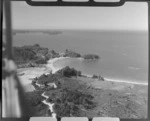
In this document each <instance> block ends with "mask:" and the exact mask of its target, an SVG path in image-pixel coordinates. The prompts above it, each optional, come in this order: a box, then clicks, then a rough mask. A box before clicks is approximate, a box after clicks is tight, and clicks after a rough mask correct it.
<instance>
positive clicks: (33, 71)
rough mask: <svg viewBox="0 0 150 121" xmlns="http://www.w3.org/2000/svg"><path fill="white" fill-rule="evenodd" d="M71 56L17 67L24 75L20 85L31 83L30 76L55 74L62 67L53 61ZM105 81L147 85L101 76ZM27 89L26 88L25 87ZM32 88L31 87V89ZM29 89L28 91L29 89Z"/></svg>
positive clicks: (86, 75)
mask: <svg viewBox="0 0 150 121" xmlns="http://www.w3.org/2000/svg"><path fill="white" fill-rule="evenodd" d="M67 58H71V57H57V58H52V59H50V60H48V61H47V64H45V65H43V67H42V68H41V67H30V68H22V69H20V68H19V69H17V71H18V74H21V73H24V75H22V76H19V78H20V79H21V82H22V85H23V86H29V84H31V83H32V81H31V78H35V77H38V76H40V75H42V74H46V75H47V74H49V73H52V74H55V73H56V72H57V71H58V70H60V69H62V68H63V67H60V68H55V67H54V63H55V62H56V61H58V60H63V59H67ZM75 59H81V58H75ZM82 75H83V76H85V78H92V76H93V75H88V74H82ZM103 78H104V80H105V81H107V82H108V81H109V82H116V83H128V84H136V85H144V86H148V83H140V82H132V81H128V80H121V79H120V80H119V79H118V80H117V79H112V78H107V77H103ZM27 90H28V89H27ZM31 90H33V89H31ZM31 90H30V91H31Z"/></svg>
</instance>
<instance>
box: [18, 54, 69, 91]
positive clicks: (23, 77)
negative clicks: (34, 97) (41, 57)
mask: <svg viewBox="0 0 150 121" xmlns="http://www.w3.org/2000/svg"><path fill="white" fill-rule="evenodd" d="M64 58H68V57H59V58H53V59H50V60H49V61H48V62H47V64H45V65H43V67H30V68H19V69H17V73H18V76H19V79H20V82H21V84H22V86H23V88H24V91H25V92H29V91H33V90H34V87H33V86H32V84H31V82H32V79H33V78H35V77H39V76H41V75H42V74H48V73H50V72H52V73H55V72H56V71H58V70H59V69H61V68H55V67H54V66H53V63H54V62H55V61H57V60H61V59H64Z"/></svg>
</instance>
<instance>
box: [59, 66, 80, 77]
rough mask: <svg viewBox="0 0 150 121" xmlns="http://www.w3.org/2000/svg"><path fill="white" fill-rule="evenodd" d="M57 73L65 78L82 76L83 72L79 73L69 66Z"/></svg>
mask: <svg viewBox="0 0 150 121" xmlns="http://www.w3.org/2000/svg"><path fill="white" fill-rule="evenodd" d="M57 73H59V74H61V75H62V76H65V77H71V76H81V71H77V70H75V69H74V68H70V67H69V66H66V67H65V68H63V69H61V70H59V71H58V72H57Z"/></svg>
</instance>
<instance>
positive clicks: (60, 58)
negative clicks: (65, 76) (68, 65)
mask: <svg viewBox="0 0 150 121" xmlns="http://www.w3.org/2000/svg"><path fill="white" fill-rule="evenodd" d="M67 58H71V57H59V58H54V59H50V60H49V61H48V63H50V65H49V67H51V70H52V73H53V74H54V73H56V72H57V71H58V70H60V69H62V68H63V67H61V68H59V69H58V68H55V67H54V63H55V62H56V61H57V60H63V59H67ZM75 59H81V58H75ZM82 75H83V76H86V77H87V78H92V76H93V75H88V74H82ZM103 78H104V80H105V81H109V82H118V83H128V84H136V85H144V86H148V83H146V82H145V83H141V82H132V81H129V80H121V79H118V80H117V79H111V78H107V77H103Z"/></svg>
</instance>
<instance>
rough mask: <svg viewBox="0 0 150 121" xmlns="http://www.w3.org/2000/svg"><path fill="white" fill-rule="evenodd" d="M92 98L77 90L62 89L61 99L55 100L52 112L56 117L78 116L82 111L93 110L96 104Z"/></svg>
mask: <svg viewBox="0 0 150 121" xmlns="http://www.w3.org/2000/svg"><path fill="white" fill-rule="evenodd" d="M92 99H93V97H92V96H91V95H90V94H86V93H84V92H82V91H78V90H68V89H63V91H62V94H61V97H59V98H57V99H56V100H55V105H54V110H55V112H56V113H57V116H59V117H62V116H79V115H80V114H79V112H80V111H81V110H82V109H83V110H88V109H93V108H94V107H95V106H96V104H95V103H94V102H93V101H92Z"/></svg>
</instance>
